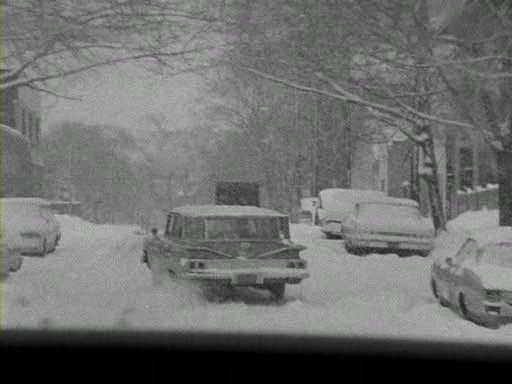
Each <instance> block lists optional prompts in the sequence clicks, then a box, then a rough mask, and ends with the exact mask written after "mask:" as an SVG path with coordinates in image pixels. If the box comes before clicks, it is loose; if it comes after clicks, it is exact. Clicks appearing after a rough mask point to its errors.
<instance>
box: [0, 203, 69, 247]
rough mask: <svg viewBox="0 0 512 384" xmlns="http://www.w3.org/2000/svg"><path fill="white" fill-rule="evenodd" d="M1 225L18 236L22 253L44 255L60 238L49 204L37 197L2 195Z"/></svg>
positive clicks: (55, 245)
mask: <svg viewBox="0 0 512 384" xmlns="http://www.w3.org/2000/svg"><path fill="white" fill-rule="evenodd" d="M0 205H1V211H2V228H5V229H8V230H9V231H12V232H17V233H19V235H20V236H21V241H22V247H21V251H22V253H23V254H37V255H40V256H44V255H46V254H47V253H48V252H51V251H54V250H55V249H56V247H57V245H58V243H59V241H60V238H61V232H60V225H59V223H58V221H57V219H56V218H55V215H54V214H53V212H52V211H51V209H50V208H49V206H48V202H47V201H46V200H44V199H39V198H21V197H14V198H2V199H0Z"/></svg>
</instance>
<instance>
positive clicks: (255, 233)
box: [166, 214, 290, 240]
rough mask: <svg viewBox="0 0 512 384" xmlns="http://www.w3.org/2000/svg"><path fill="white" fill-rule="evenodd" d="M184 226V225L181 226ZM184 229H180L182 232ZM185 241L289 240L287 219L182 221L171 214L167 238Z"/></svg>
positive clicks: (200, 219)
mask: <svg viewBox="0 0 512 384" xmlns="http://www.w3.org/2000/svg"><path fill="white" fill-rule="evenodd" d="M183 224H184V225H183ZM182 225H183V228H182ZM182 229H183V234H184V236H183V238H185V239H188V240H282V239H289V238H290V232H289V224H288V218H279V217H184V218H182V217H181V216H180V215H177V214H171V215H169V218H168V221H167V228H166V235H167V236H169V237H171V238H181V237H182V236H181V233H182V232H181V230H182Z"/></svg>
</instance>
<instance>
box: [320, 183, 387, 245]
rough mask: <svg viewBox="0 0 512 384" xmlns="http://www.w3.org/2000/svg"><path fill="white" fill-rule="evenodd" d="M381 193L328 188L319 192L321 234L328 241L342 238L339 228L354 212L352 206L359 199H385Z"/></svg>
mask: <svg viewBox="0 0 512 384" xmlns="http://www.w3.org/2000/svg"><path fill="white" fill-rule="evenodd" d="M385 196H386V194H385V193H384V192H381V191H371V190H360V189H341V188H329V189H324V190H322V191H320V193H319V194H318V197H319V209H318V216H319V219H320V225H321V227H322V229H321V230H322V232H323V233H324V234H325V236H326V237H327V238H328V239H331V238H339V237H342V236H343V233H342V231H341V226H342V224H343V222H344V221H345V219H346V218H347V217H348V216H349V215H350V214H352V212H353V211H354V204H355V202H356V201H357V200H359V199H371V198H378V197H385Z"/></svg>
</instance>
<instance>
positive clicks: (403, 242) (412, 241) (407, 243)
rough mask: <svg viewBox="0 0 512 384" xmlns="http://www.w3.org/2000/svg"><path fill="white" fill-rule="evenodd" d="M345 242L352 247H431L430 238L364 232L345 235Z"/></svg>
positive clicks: (427, 248)
mask: <svg viewBox="0 0 512 384" xmlns="http://www.w3.org/2000/svg"><path fill="white" fill-rule="evenodd" d="M346 242H347V244H349V245H350V246H352V247H360V248H363V247H364V248H376V249H392V250H407V251H421V252H427V251H430V250H432V248H433V244H434V242H433V240H431V239H430V238H418V237H405V236H404V237H402V236H389V237H388V236H375V235H364V234H350V235H346Z"/></svg>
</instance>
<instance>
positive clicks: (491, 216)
mask: <svg viewBox="0 0 512 384" xmlns="http://www.w3.org/2000/svg"><path fill="white" fill-rule="evenodd" d="M498 224H499V212H498V210H496V209H492V210H488V209H483V210H481V211H468V212H464V213H463V214H461V215H459V216H457V217H456V218H455V219H453V220H451V221H449V222H448V224H447V227H448V230H449V231H452V232H461V231H463V232H467V231H472V230H475V229H482V228H489V227H497V226H498Z"/></svg>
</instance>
